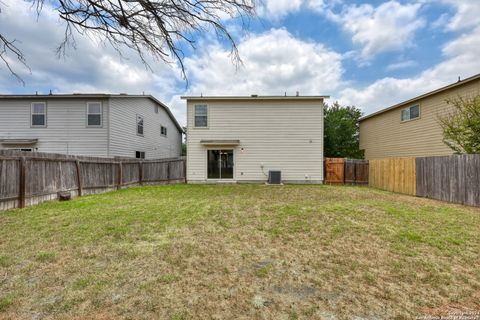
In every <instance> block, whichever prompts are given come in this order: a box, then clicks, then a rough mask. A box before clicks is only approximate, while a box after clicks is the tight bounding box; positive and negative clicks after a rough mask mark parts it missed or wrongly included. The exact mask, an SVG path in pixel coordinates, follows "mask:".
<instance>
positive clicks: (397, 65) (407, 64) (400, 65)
mask: <svg viewBox="0 0 480 320" xmlns="http://www.w3.org/2000/svg"><path fill="white" fill-rule="evenodd" d="M416 66H418V63H417V62H416V61H414V60H405V61H400V62H394V63H391V64H389V65H388V66H386V68H385V70H387V71H396V70H400V69H406V68H412V67H416Z"/></svg>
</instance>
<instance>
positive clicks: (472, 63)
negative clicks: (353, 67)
mask: <svg viewBox="0 0 480 320" xmlns="http://www.w3.org/2000/svg"><path fill="white" fill-rule="evenodd" d="M443 55H444V57H445V59H444V61H442V62H441V63H439V64H437V65H435V66H434V67H432V68H429V69H427V70H425V71H423V72H422V73H420V74H419V75H418V76H416V77H412V78H407V79H397V78H384V79H380V80H377V81H375V82H374V83H372V84H371V85H369V86H367V87H366V88H363V89H353V88H348V89H344V90H343V91H341V92H340V95H339V97H340V98H339V100H340V102H341V103H345V104H354V105H356V106H359V107H361V108H362V109H363V111H364V112H365V113H366V114H369V113H372V112H375V111H378V110H380V109H383V108H386V107H388V106H391V105H394V104H396V103H399V102H401V101H404V100H407V99H410V98H413V97H415V96H417V95H420V94H423V93H426V92H429V91H431V90H434V89H437V88H439V87H442V86H444V85H447V84H450V83H453V82H455V81H456V80H457V77H459V76H460V77H461V78H462V79H464V78H466V77H469V76H472V75H474V74H476V73H478V72H479V70H480V59H478V57H479V56H480V22H479V25H478V26H477V27H475V28H474V29H473V30H471V31H470V32H468V33H465V34H463V35H461V36H460V37H458V38H457V39H455V40H452V41H451V42H449V43H447V44H446V45H445V46H444V47H443Z"/></svg>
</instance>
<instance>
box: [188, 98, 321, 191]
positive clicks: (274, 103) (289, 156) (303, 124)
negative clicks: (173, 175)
mask: <svg viewBox="0 0 480 320" xmlns="http://www.w3.org/2000/svg"><path fill="white" fill-rule="evenodd" d="M186 99H187V180H188V182H189V183H195V182H196V183H204V182H218V181H219V180H231V181H236V182H265V181H266V180H267V174H268V171H269V170H280V171H282V180H283V181H284V182H286V183H321V182H322V181H323V98H322V97H317V98H315V97H312V98H310V99H309V98H308V97H298V98H297V97H276V98H273V97H271V98H267V97H224V98H223V100H222V98H218V97H213V98H212V97H210V98H208V97H207V98H200V97H196V98H194V97H187V98H186ZM196 105H206V106H207V108H208V126H207V127H205V128H199V127H196V126H195V122H194V121H195V116H194V114H195V110H194V108H195V106H196ZM209 150H232V154H231V156H233V160H232V159H230V160H229V161H233V176H232V177H230V176H228V177H227V178H226V179H223V178H225V177H224V176H222V178H221V179H220V178H209V177H208V172H209V168H208V165H209V164H208V162H209V161H208V152H209ZM226 156H229V155H226ZM221 165H222V166H223V165H226V166H232V163H230V164H226V163H223V162H222V164H221ZM229 174H230V172H229Z"/></svg>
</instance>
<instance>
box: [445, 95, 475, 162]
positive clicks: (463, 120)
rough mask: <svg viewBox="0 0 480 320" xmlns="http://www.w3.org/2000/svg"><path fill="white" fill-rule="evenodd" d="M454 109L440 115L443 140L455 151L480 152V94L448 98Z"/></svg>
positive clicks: (448, 102)
mask: <svg viewBox="0 0 480 320" xmlns="http://www.w3.org/2000/svg"><path fill="white" fill-rule="evenodd" d="M447 104H449V105H451V106H452V111H450V112H448V113H447V114H446V115H443V116H440V117H439V122H440V125H441V127H442V129H443V142H444V143H445V144H446V145H447V146H449V147H450V148H451V149H452V150H453V151H455V153H466V154H479V153H480V95H477V96H475V97H473V98H462V97H458V98H455V99H451V100H447Z"/></svg>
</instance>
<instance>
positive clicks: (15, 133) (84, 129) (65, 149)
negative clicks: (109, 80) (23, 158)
mask: <svg viewBox="0 0 480 320" xmlns="http://www.w3.org/2000/svg"><path fill="white" fill-rule="evenodd" d="M182 133H183V130H182V127H180V125H179V124H178V123H177V121H176V120H175V118H174V117H173V115H172V113H171V112H170V110H169V109H168V108H167V106H165V105H164V104H163V103H161V102H160V101H158V100H157V99H155V98H154V97H153V96H150V95H126V94H118V95H114V94H53V95H0V149H17V150H26V151H39V152H51V153H62V154H70V155H86V156H97V157H128V158H145V159H158V158H174V157H179V156H180V155H181V145H182Z"/></svg>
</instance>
